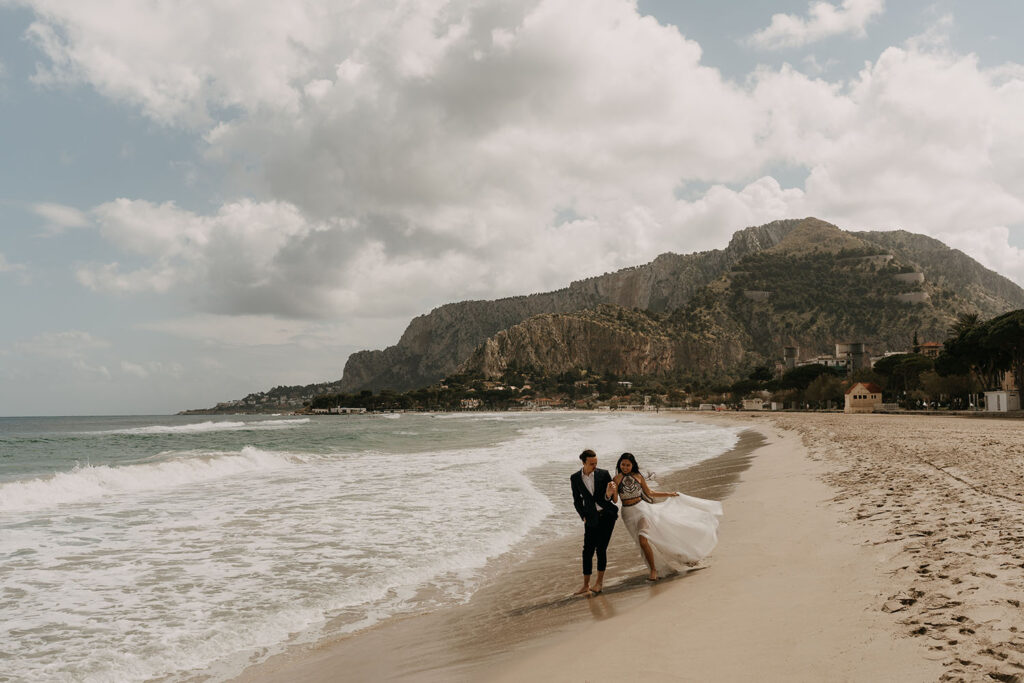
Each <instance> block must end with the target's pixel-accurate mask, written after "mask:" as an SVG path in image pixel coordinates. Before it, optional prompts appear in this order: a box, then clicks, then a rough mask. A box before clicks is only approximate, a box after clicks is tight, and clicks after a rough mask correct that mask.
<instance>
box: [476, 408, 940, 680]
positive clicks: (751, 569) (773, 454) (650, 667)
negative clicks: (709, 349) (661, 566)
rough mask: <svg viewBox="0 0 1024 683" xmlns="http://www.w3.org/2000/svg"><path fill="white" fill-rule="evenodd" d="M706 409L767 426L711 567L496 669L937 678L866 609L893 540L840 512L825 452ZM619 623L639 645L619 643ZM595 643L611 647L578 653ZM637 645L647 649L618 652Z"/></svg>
mask: <svg viewBox="0 0 1024 683" xmlns="http://www.w3.org/2000/svg"><path fill="white" fill-rule="evenodd" d="M699 419H700V421H701V422H706V423H711V424H715V423H717V424H723V423H725V424H732V425H736V424H741V425H743V426H746V427H749V428H751V429H756V430H758V431H759V432H761V433H762V434H763V435H764V436H765V438H766V440H767V443H766V444H765V445H764V446H763V447H762V448H760V449H759V451H758V452H757V454H756V457H755V458H754V459H753V462H752V464H751V467H750V469H749V470H748V471H747V472H745V473H744V476H743V477H742V481H741V482H740V484H739V485H738V486H737V487H736V491H735V493H734V495H732V496H730V498H729V499H728V501H727V502H726V510H725V513H726V514H725V516H724V517H723V520H722V525H721V527H720V529H719V534H720V539H719V545H718V547H717V548H716V550H715V552H714V553H713V554H712V555H711V556H710V557H709V558H708V559H707V560H706V561H705V562H706V566H707V570H705V571H701V572H699V573H698V574H697V575H696V576H694V577H692V580H687V581H682V582H671V583H668V584H665V585H656V586H655V587H654V588H653V589H652V590H651V600H649V601H648V602H647V603H645V604H643V605H641V606H638V607H637V608H635V609H631V610H628V611H625V612H624V613H623V614H621V615H619V616H617V617H616V618H614V619H609V620H607V621H604V622H600V623H596V624H593V625H590V626H588V627H587V628H585V629H582V630H580V631H578V632H576V633H573V634H570V635H567V636H566V637H563V638H560V639H558V640H557V641H551V642H547V643H538V644H537V645H536V646H535V647H533V648H531V649H529V650H525V651H524V652H523V653H522V656H521V657H519V658H517V661H516V662H515V664H514V665H513V666H511V667H509V668H508V669H507V670H505V671H502V672H501V673H500V674H498V675H495V676H492V677H490V679H489V680H493V681H515V680H524V679H526V678H527V677H533V676H538V675H543V677H544V678H545V680H551V681H580V680H591V681H606V680H607V681H613V680H630V679H639V678H644V679H647V680H658V681H666V680H671V681H706V680H749V679H756V680H761V681H819V680H843V681H873V680H900V681H934V680H937V679H938V678H939V676H940V675H941V673H942V666H941V664H940V663H939V662H938V661H936V658H935V657H934V656H933V655H932V654H931V653H929V652H928V651H927V650H925V649H924V648H922V647H921V646H920V644H918V643H917V642H914V641H913V640H911V639H909V638H905V637H900V634H899V633H898V629H897V628H896V626H895V624H894V623H893V622H892V620H891V619H890V618H889V617H888V615H887V614H885V613H883V612H881V611H879V610H877V609H874V610H873V609H871V607H872V605H873V604H876V603H877V601H878V578H879V577H878V575H877V571H876V570H877V567H878V564H879V561H880V556H881V555H882V554H884V552H885V551H884V550H879V549H878V548H868V547H865V546H863V545H860V544H859V542H858V539H857V538H856V537H855V534H853V533H851V531H850V529H849V528H847V527H846V526H845V525H844V523H843V520H842V518H841V515H840V513H839V511H838V510H836V509H835V507H834V506H833V505H832V504H831V499H832V497H833V495H834V492H833V491H832V490H831V489H830V487H829V486H828V485H826V484H825V483H824V482H823V481H822V477H823V476H824V475H826V474H827V472H828V467H827V466H826V464H825V463H824V462H823V461H821V460H815V459H812V458H811V457H809V453H808V451H807V450H806V449H805V447H804V445H803V443H802V442H801V440H800V437H799V435H798V434H797V433H796V432H794V431H783V430H781V429H779V428H778V427H777V426H776V425H775V424H774V423H770V422H769V421H768V420H764V421H761V420H757V417H746V418H745V419H744V418H742V417H741V418H737V416H735V415H708V416H700V418H699ZM702 564H703V563H702ZM597 599H598V600H599V599H600V597H599V598H597ZM623 637H626V638H627V639H628V641H629V642H630V643H632V644H633V645H634V646H632V647H630V648H628V649H627V648H623V649H622V650H619V649H618V644H619V643H621V640H622V638H623ZM588 650H589V651H594V652H595V653H609V652H610V653H612V656H609V655H608V654H598V655H596V656H595V657H592V658H591V657H582V656H580V654H579V653H583V652H587V651H588ZM628 651H632V652H636V653H639V654H638V656H635V657H624V656H614V654H615V653H618V652H623V653H624V652H628Z"/></svg>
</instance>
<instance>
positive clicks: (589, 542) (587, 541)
mask: <svg viewBox="0 0 1024 683" xmlns="http://www.w3.org/2000/svg"><path fill="white" fill-rule="evenodd" d="M580 461H581V462H582V463H583V467H582V468H580V470H579V471H578V472H575V473H574V474H572V476H570V477H569V483H570V484H572V504H573V505H574V506H575V507H576V512H578V513H579V515H580V519H582V520H583V587H582V588H580V589H579V590H578V591H576V592H575V593H573V595H585V594H587V593H590V592H592V593H594V595H599V594H600V593H601V589H602V587H603V586H604V569H605V566H606V565H607V563H608V558H607V551H608V541H610V540H611V538H612V530H613V529H614V528H615V520H616V519H618V518H619V508H617V507H616V506H615V483H614V482H613V481H612V477H611V475H610V474H608V470H599V469H597V454H596V453H594V451H592V450H590V449H589V448H588V449H587V450H585V451H583V452H582V453H580ZM595 552H597V580H596V581H595V582H594V586H593V587H591V586H590V575H591V573H592V572H593V568H594V553H595Z"/></svg>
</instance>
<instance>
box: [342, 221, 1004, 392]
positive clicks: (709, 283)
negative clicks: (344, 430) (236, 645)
mask: <svg viewBox="0 0 1024 683" xmlns="http://www.w3.org/2000/svg"><path fill="white" fill-rule="evenodd" d="M900 269H903V270H913V271H915V272H922V273H924V282H899V281H898V279H897V278H895V277H892V273H896V272H899V271H900ZM883 275H884V277H883ZM749 292H761V293H763V292H771V295H770V296H763V295H759V296H754V297H751V296H749V295H748V294H747V293H749ZM898 299H904V300H909V301H911V302H918V303H909V304H898V305H897V303H898V302H897V300H898ZM602 304H609V305H611V306H612V308H600V307H601V306H602ZM1015 308H1024V290H1022V289H1021V288H1020V287H1018V286H1017V285H1015V284H1014V283H1012V282H1011V281H1009V280H1007V279H1006V278H1004V277H1002V276H1001V275H999V274H997V273H994V272H992V271H990V270H988V269H986V268H984V267H983V266H981V265H980V264H978V263H977V262H975V261H974V260H973V259H971V258H970V257H968V256H966V255H965V254H963V253H962V252H959V251H957V250H954V249H950V248H949V247H947V246H946V245H944V244H942V242H939V241H938V240H935V239H932V238H930V237H926V236H924V235H915V234H912V233H907V232H904V231H895V232H846V231H843V230H840V229H839V228H837V227H836V226H834V225H831V224H829V223H826V222H824V221H820V220H818V219H815V218H807V219H802V220H785V221H776V222H774V223H769V224H767V225H762V226H758V227H751V228H746V229H745V230H741V231H739V232H737V233H736V234H735V235H733V238H732V240H731V241H730V243H729V245H728V247H726V248H725V249H721V250H713V251H705V252H699V253H694V254H686V255H680V254H672V253H667V254H662V255H661V256H659V257H657V258H656V259H654V260H653V261H652V262H650V263H648V264H645V265H642V266H636V267H633V268H625V269H623V270H620V271H616V272H614V273H607V274H605V275H601V276H598V277H593V278H588V279H586V280H580V281H577V282H573V283H572V284H570V285H569V286H568V287H566V288H564V289H560V290H556V291H553V292H547V293H543V294H533V295H529V296H518V297H510V298H507V299H499V300H496V301H464V302H460V303H453V304H447V305H444V306H441V307H439V308H436V309H434V310H433V311H431V312H430V313H429V314H426V315H422V316H419V317H417V318H415V319H414V320H413V321H412V322H411V323H410V324H409V327H408V328H407V329H406V331H405V333H404V334H403V335H402V338H401V339H400V340H399V342H398V343H397V344H396V345H395V346H391V347H388V348H387V349H384V350H382V351H361V352H358V353H356V354H353V355H352V356H351V357H350V358H349V360H348V362H347V363H346V365H345V371H344V376H343V377H342V381H341V388H342V391H355V390H359V389H372V390H380V389H384V388H388V389H395V390H406V389H411V388H415V387H420V386H424V385H426V384H429V383H432V382H435V381H437V380H438V379H440V378H442V377H444V376H445V375H447V374H450V373H452V372H455V371H456V370H457V369H459V368H460V366H461V367H462V368H463V369H472V370H474V371H480V372H483V373H484V374H488V375H491V376H495V375H497V374H500V372H501V371H502V368H503V367H507V366H508V365H509V364H519V365H522V366H534V367H543V368H547V369H549V370H551V371H556V372H560V371H562V370H564V369H569V368H591V369H593V370H594V371H603V372H607V371H610V372H615V373H616V374H623V375H628V374H659V373H663V372H676V371H680V370H686V371H688V372H703V371H716V370H721V369H725V368H728V367H733V366H736V365H738V364H749V363H753V362H756V361H765V360H768V359H771V358H774V356H775V355H776V354H777V352H778V350H779V349H780V348H781V346H783V345H794V346H800V347H801V348H802V349H820V350H822V351H823V350H826V349H828V348H829V347H830V345H831V344H833V343H834V342H835V341H837V340H852V339H855V340H859V341H867V342H869V343H873V344H874V345H875V347H876V348H875V349H874V350H879V348H878V347H882V346H884V347H886V348H893V349H894V348H901V347H902V346H903V345H904V344H903V343H902V341H901V340H904V339H906V338H909V337H910V336H911V335H912V334H913V332H914V331H915V330H919V331H920V332H921V334H922V335H923V336H925V337H926V338H928V339H942V338H944V333H945V330H946V329H947V327H948V325H949V324H950V323H951V322H952V321H953V320H955V318H956V316H957V315H959V314H960V313H963V312H977V313H980V314H981V315H982V317H991V316H994V315H997V314H999V313H1003V312H1005V311H1008V310H1012V309H1015ZM633 309H637V310H638V311H641V313H639V314H637V315H640V316H644V317H646V318H648V319H651V315H652V314H653V316H654V317H655V318H658V320H656V321H653V322H651V323H650V324H647V323H644V322H643V321H642V320H640V319H639V318H636V317H635V316H633ZM644 311H646V312H647V313H646V314H645V313H642V312H644ZM623 316H625V318H623ZM627 318H628V320H629V323H628V324H626V322H624V320H625V319H627ZM651 320H653V319H651ZM651 325H654V327H651ZM634 328H635V329H634Z"/></svg>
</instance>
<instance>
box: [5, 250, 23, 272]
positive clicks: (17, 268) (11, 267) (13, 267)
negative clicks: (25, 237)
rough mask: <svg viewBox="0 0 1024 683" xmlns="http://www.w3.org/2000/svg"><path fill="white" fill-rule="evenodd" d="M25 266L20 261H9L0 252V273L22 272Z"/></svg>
mask: <svg viewBox="0 0 1024 683" xmlns="http://www.w3.org/2000/svg"><path fill="white" fill-rule="evenodd" d="M25 271H26V267H25V266H24V265H23V264H21V263H11V262H10V261H8V260H7V257H6V256H4V255H3V252H0V273H24V272H25Z"/></svg>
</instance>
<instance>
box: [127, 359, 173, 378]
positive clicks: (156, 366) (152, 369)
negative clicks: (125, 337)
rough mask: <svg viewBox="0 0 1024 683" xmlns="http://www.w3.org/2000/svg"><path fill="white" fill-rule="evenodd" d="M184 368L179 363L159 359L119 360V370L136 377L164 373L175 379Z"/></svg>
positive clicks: (147, 376) (149, 376) (148, 376)
mask: <svg viewBox="0 0 1024 683" xmlns="http://www.w3.org/2000/svg"><path fill="white" fill-rule="evenodd" d="M183 371H184V368H183V367H182V365H181V364H180V363H163V362H161V361H147V362H144V363H134V362H132V361H126V360H123V361H121V372H122V373H124V374H125V375H130V376H132V377H136V378H138V379H149V378H151V377H152V376H155V375H165V376H167V377H171V378H174V379H177V378H179V377H181V375H182V372H183Z"/></svg>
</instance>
